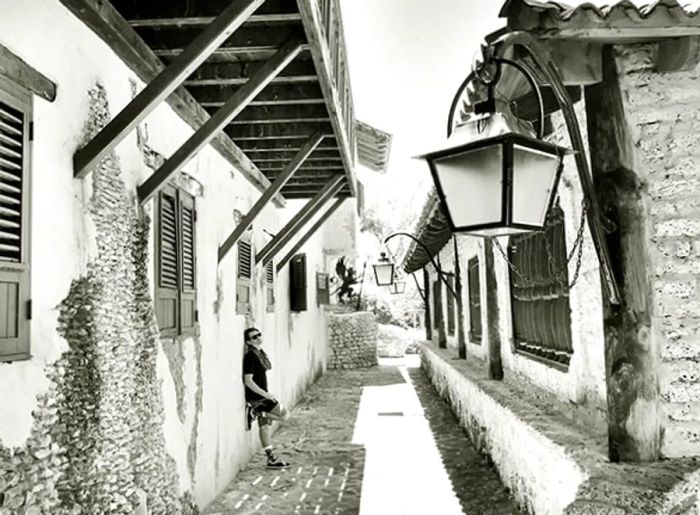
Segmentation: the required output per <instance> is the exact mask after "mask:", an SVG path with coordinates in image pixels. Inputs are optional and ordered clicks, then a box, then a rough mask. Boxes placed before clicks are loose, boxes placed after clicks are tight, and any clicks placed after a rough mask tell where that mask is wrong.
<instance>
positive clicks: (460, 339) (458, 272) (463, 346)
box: [452, 235, 467, 359]
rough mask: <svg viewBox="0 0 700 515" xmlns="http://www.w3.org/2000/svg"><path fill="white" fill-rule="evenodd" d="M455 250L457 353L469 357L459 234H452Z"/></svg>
mask: <svg viewBox="0 0 700 515" xmlns="http://www.w3.org/2000/svg"><path fill="white" fill-rule="evenodd" d="M452 243H453V245H454V250H455V290H456V292H457V355H458V356H459V357H460V358H462V359H467V341H466V338H465V336H464V301H463V298H462V267H461V266H460V262H459V249H458V247H457V236H456V235H452Z"/></svg>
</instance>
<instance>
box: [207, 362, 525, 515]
mask: <svg viewBox="0 0 700 515" xmlns="http://www.w3.org/2000/svg"><path fill="white" fill-rule="evenodd" d="M381 363H384V364H382V365H380V366H376V367H372V368H365V369H359V370H337V371H328V372H327V373H326V374H325V375H324V376H323V377H322V378H321V379H320V380H319V381H318V382H317V383H316V384H315V385H314V386H312V387H311V388H310V389H309V391H308V392H307V393H306V394H305V396H304V398H303V399H302V400H301V401H300V402H299V404H298V405H297V407H296V408H295V409H294V411H293V412H292V418H291V419H290V420H289V421H288V422H287V423H286V424H285V425H284V426H283V427H281V428H280V430H279V431H278V432H277V433H276V434H275V437H274V441H275V446H276V448H277V449H278V450H279V454H280V456H281V457H282V458H284V459H285V460H287V461H289V462H291V463H292V466H291V467H290V468H288V469H286V470H282V471H277V470H267V469H266V468H265V458H264V453H263V452H262V451H260V452H258V453H257V454H256V455H255V456H254V457H253V459H252V460H251V462H250V463H249V464H248V466H247V467H246V468H245V469H244V470H242V471H241V472H240V473H239V474H238V475H237V476H236V478H235V479H234V481H233V482H232V483H231V484H230V485H229V486H228V488H227V489H226V490H225V491H224V492H223V493H222V494H221V495H220V496H219V497H218V498H217V499H216V500H215V501H214V502H213V503H212V504H210V505H209V506H208V507H207V508H206V510H204V513H205V514H209V515H214V514H217V515H229V514H252V513H262V514H271V515H272V514H282V513H284V514H287V513H300V514H333V515H336V514H356V513H361V514H362V515H375V514H377V515H379V514H387V515H393V514H415V515H424V514H436V515H449V514H453V513H454V514H461V513H467V514H476V515H481V514H483V515H491V514H494V515H495V514H514V513H519V512H518V510H517V508H516V507H515V505H514V503H513V502H512V500H511V498H510V496H509V494H508V491H507V489H506V488H505V487H504V486H503V485H502V484H501V482H500V481H499V479H498V475H497V474H496V471H495V470H494V469H493V468H492V467H491V466H490V465H489V463H488V460H487V459H485V458H483V457H482V456H480V455H479V454H478V453H477V452H476V451H475V450H474V449H473V448H472V447H471V444H470V443H469V440H468V438H467V436H466V435H465V434H464V432H463V431H462V430H461V428H460V427H459V426H458V424H457V421H456V419H455V418H454V416H453V415H452V413H451V411H450V409H449V407H448V406H447V405H446V404H445V403H444V402H443V401H442V400H441V399H440V398H439V396H438V395H437V393H436V392H435V390H434V389H433V388H432V386H431V385H430V383H429V381H428V380H427V378H426V377H425V376H424V374H423V372H422V371H421V370H420V369H419V368H415V367H417V365H418V362H417V361H416V360H415V359H412V358H408V360H382V361H381ZM387 363H388V364H387ZM406 365H409V366H406ZM253 431H257V427H254V428H253Z"/></svg>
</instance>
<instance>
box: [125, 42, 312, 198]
mask: <svg viewBox="0 0 700 515" xmlns="http://www.w3.org/2000/svg"><path fill="white" fill-rule="evenodd" d="M301 48H302V41H301V40H300V39H298V38H296V37H294V38H292V39H291V40H289V41H287V42H286V43H285V44H284V45H282V48H280V49H279V51H278V52H277V53H276V54H275V55H274V56H273V57H272V58H271V59H270V60H269V61H268V62H267V63H266V65H265V66H263V67H262V68H260V69H259V70H258V71H257V72H256V74H255V75H254V76H253V77H252V78H251V79H250V81H248V82H247V83H246V84H245V85H244V86H242V87H241V88H239V89H238V90H236V92H235V93H234V94H233V95H232V96H231V98H230V99H229V100H228V102H226V104H224V105H223V106H222V107H221V108H220V109H219V110H218V111H217V112H216V113H215V114H214V115H213V116H212V117H211V118H210V119H209V120H207V122H206V123H205V124H204V125H202V126H201V127H200V128H199V129H198V130H197V131H196V132H195V133H194V134H193V135H192V136H191V137H190V138H189V139H188V140H187V141H186V142H185V143H184V144H183V145H182V146H181V147H180V148H179V149H177V151H175V153H174V154H173V155H172V156H171V157H170V158H169V159H168V160H167V161H165V163H163V165H162V166H161V167H160V168H159V169H158V170H157V171H156V172H155V173H154V174H153V175H151V177H149V178H148V179H147V180H146V182H144V183H143V184H142V185H141V186H139V188H138V195H139V199H140V200H141V202H145V201H146V200H148V199H149V198H151V197H152V196H153V194H154V193H155V192H157V191H158V189H159V188H161V187H162V186H163V184H165V181H167V180H168V178H169V177H170V176H171V175H173V174H174V173H175V172H177V171H178V170H180V168H181V167H182V166H183V165H184V164H185V163H187V161H189V160H190V159H191V158H192V157H193V156H194V155H195V154H196V153H197V152H199V150H201V149H202V148H203V147H204V146H205V145H206V144H207V143H209V141H211V139H212V138H213V137H214V136H215V135H216V134H217V133H218V132H219V131H221V130H222V129H223V128H224V127H225V126H226V125H227V124H228V123H229V122H230V121H231V120H232V119H233V118H235V117H236V116H237V115H238V114H239V113H240V112H241V111H243V109H245V107H246V106H247V105H248V103H249V102H250V101H251V100H252V99H253V98H254V97H255V96H256V95H257V94H258V93H259V92H260V91H261V90H262V89H263V88H264V87H265V86H266V85H267V84H268V83H269V81H270V80H271V79H272V78H273V77H274V76H275V75H277V74H278V73H279V72H280V70H281V69H282V68H284V67H285V66H286V65H287V64H288V63H289V62H290V61H291V60H292V59H294V57H295V56H296V55H297V54H298V53H299V52H300V51H301Z"/></svg>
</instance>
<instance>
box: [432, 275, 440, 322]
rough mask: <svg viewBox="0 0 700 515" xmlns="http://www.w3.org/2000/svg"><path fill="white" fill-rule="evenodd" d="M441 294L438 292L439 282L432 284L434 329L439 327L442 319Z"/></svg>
mask: <svg viewBox="0 0 700 515" xmlns="http://www.w3.org/2000/svg"><path fill="white" fill-rule="evenodd" d="M441 303H442V294H441V292H440V280H439V279H438V280H437V281H434V282H433V327H434V328H435V329H437V328H439V327H440V321H441V318H442V306H441Z"/></svg>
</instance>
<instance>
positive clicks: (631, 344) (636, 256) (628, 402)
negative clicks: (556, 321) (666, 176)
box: [585, 50, 663, 462]
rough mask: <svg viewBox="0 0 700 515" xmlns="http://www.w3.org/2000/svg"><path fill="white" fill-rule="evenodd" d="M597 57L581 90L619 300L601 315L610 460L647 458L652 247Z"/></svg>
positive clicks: (613, 84)
mask: <svg viewBox="0 0 700 515" xmlns="http://www.w3.org/2000/svg"><path fill="white" fill-rule="evenodd" d="M603 61H604V62H603V81H602V82H601V83H600V84H597V85H595V86H589V87H587V88H586V92H585V95H586V111H587V118H588V133H589V146H590V150H591V168H592V169H593V173H594V177H595V181H594V185H595V187H596V193H597V195H598V198H599V199H600V203H601V205H602V210H603V213H604V214H605V216H606V217H608V218H609V219H611V220H612V221H613V222H614V227H615V228H616V229H615V231H614V232H612V233H610V234H608V236H607V244H608V247H609V249H610V253H611V255H612V258H613V259H612V262H613V264H614V267H613V272H614V274H615V276H616V279H617V283H618V284H619V285H620V304H619V305H618V306H614V305H610V304H608V303H605V305H604V313H603V327H604V331H605V369H606V386H607V402H608V417H607V419H608V454H609V458H610V461H613V462H617V461H627V462H639V461H654V460H658V459H659V455H660V452H661V432H662V429H661V424H662V417H663V415H662V413H661V408H660V406H659V403H660V397H659V377H658V374H659V369H660V368H661V357H660V351H659V348H658V343H657V341H656V339H655V337H654V335H655V329H654V327H653V326H654V323H653V318H654V316H653V315H654V306H653V305H652V299H653V298H654V292H653V286H652V284H651V283H650V280H651V279H650V277H651V276H650V272H649V271H650V270H653V266H654V261H653V260H652V257H651V255H650V254H651V253H652V250H651V249H650V248H649V246H650V245H653V244H652V243H650V242H649V238H648V232H647V231H648V229H647V228H646V224H647V223H648V219H649V218H648V217H649V213H648V209H649V207H648V206H647V205H645V202H648V196H647V195H648V193H647V194H646V195H645V194H644V193H643V192H644V191H645V181H644V180H643V179H642V178H641V177H639V175H638V174H640V173H644V172H643V171H640V170H638V169H637V167H638V166H640V163H641V162H643V161H642V160H641V159H640V158H639V157H638V156H635V153H636V152H637V150H636V149H635V143H634V142H635V137H633V136H632V135H631V134H630V132H629V127H628V125H627V114H626V106H625V103H626V100H625V97H624V96H623V93H622V91H621V89H620V84H619V79H618V72H617V66H616V63H615V59H614V56H613V55H612V52H611V51H609V50H606V51H604V55H603ZM627 109H629V106H627ZM657 331H658V330H657Z"/></svg>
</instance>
